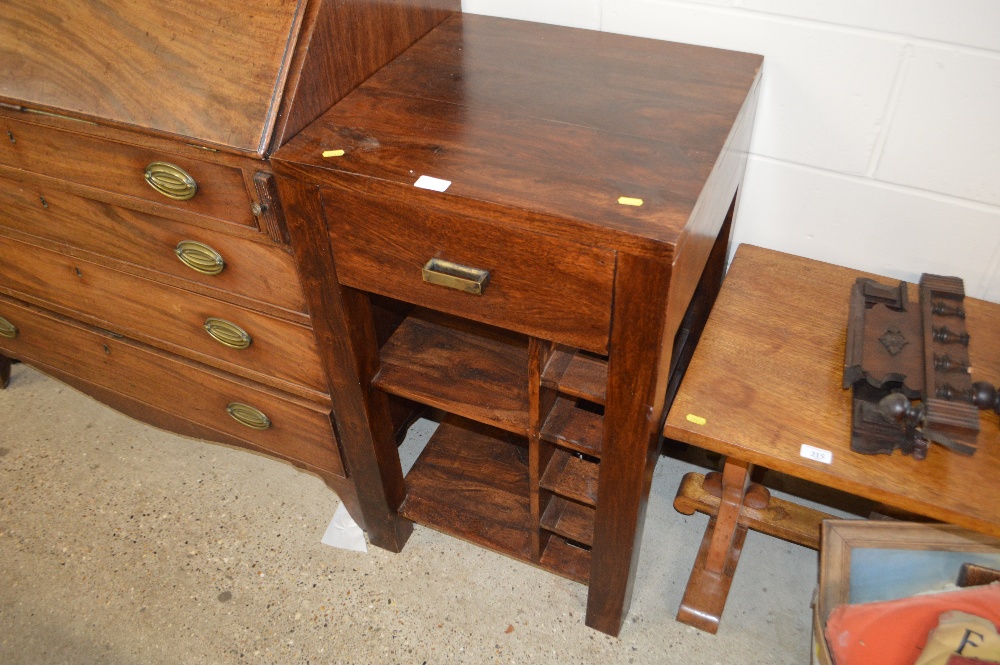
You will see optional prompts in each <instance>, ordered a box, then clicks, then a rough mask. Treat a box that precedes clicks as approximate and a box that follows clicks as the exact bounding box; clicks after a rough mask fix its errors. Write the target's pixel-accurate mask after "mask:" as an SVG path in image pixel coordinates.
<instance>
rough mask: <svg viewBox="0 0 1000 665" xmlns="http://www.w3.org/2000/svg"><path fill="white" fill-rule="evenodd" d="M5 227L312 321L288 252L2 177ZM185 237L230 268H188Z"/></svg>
mask: <svg viewBox="0 0 1000 665" xmlns="http://www.w3.org/2000/svg"><path fill="white" fill-rule="evenodd" d="M0 227H3V228H4V229H8V230H14V231H15V232H21V233H24V234H28V235H30V236H31V238H26V237H21V236H18V235H17V234H16V233H15V234H12V237H14V238H15V239H22V240H24V241H26V242H33V243H34V244H38V245H40V246H42V247H45V248H46V249H51V250H53V251H58V252H60V253H62V254H67V255H71V256H78V257H79V258H83V259H86V260H88V261H91V262H93V263H103V264H104V265H108V266H112V267H115V268H117V269H118V270H124V271H127V272H132V273H133V274H137V275H140V276H144V277H147V278H149V279H155V280H157V281H159V282H162V283H166V284H170V285H171V286H176V287H180V288H183V289H185V290H188V291H195V292H197V293H202V294H204V295H210V296H212V297H213V298H217V299H219V300H227V301H229V302H233V303H234V304H237V305H242V306H245V307H246V306H249V307H251V308H253V309H259V310H262V311H266V312H267V313H269V314H272V315H276V316H279V317H283V318H290V319H291V320H294V321H297V322H300V323H308V322H309V319H308V316H307V315H305V314H304V312H305V311H306V304H305V296H304V295H303V294H302V288H301V286H299V281H298V276H297V275H296V273H295V260H294V259H293V258H292V255H291V253H289V252H288V251H286V250H285V249H284V248H281V247H275V246H273V245H271V244H265V243H261V242H246V241H245V240H244V239H242V238H237V237H234V236H232V235H229V234H227V233H219V232H218V231H214V230H209V229H204V228H199V227H197V226H193V225H190V224H185V223H182V222H175V221H173V220H169V219H165V218H163V217H154V216H152V215H146V214H144V213H141V212H136V211H134V210H129V209H127V208H122V207H119V206H113V205H109V204H106V203H102V202H99V201H95V200H92V199H87V198H83V197H81V196H75V195H73V194H68V193H66V192H63V191H61V190H58V189H52V188H49V187H38V186H35V185H33V184H29V183H19V182H17V181H14V180H10V179H6V178H0ZM182 240H194V241H196V242H200V243H203V244H205V245H208V246H209V247H211V248H212V249H214V250H215V251H217V252H218V253H219V254H220V255H221V256H222V257H223V260H224V261H225V262H226V267H225V269H224V270H223V271H222V272H221V273H220V274H218V275H203V274H200V273H198V272H195V271H194V270H192V269H191V268H189V267H188V266H186V265H184V264H183V263H181V262H180V261H179V260H178V258H177V255H176V254H175V249H176V248H177V243H179V242H181V241H182ZM45 241H48V242H45Z"/></svg>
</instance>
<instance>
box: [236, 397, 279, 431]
mask: <svg viewBox="0 0 1000 665" xmlns="http://www.w3.org/2000/svg"><path fill="white" fill-rule="evenodd" d="M226 411H227V412H228V413H229V415H230V416H232V417H233V419H234V420H235V421H236V422H238V423H239V424H241V425H245V426H246V427H249V428H250V429H260V430H264V429H269V428H270V427H271V419H270V418H268V417H267V416H265V415H264V414H263V413H262V412H261V411H260V410H259V409H255V408H253V407H252V406H250V405H249V404H241V403H240V402H233V403H232V404H230V405H229V406H227V407H226Z"/></svg>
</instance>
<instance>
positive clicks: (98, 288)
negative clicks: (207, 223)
mask: <svg viewBox="0 0 1000 665" xmlns="http://www.w3.org/2000/svg"><path fill="white" fill-rule="evenodd" d="M0 275H2V276H3V277H2V279H0V292H4V293H7V294H8V295H12V296H14V297H18V298H23V299H26V300H30V301H32V302H35V303H37V304H42V305H45V306H46V307H49V308H51V309H54V310H57V311H60V312H61V313H63V314H66V315H70V316H73V317H74V318H78V319H81V320H85V321H87V322H89V323H91V324H93V325H96V326H99V327H101V328H104V329H107V330H111V331H114V332H115V333H118V334H122V335H128V336H129V337H133V338H135V339H139V340H141V341H144V342H146V343H149V344H152V345H154V346H157V347H160V348H165V349H168V350H170V351H173V352H174V353H177V354H179V355H183V356H187V357H189V358H192V359H194V360H199V361H201V362H204V363H206V364H209V365H213V366H215V367H219V368H221V369H225V370H227V371H230V372H234V373H236V374H241V375H243V376H246V377H248V378H251V379H254V380H257V381H260V382H262V383H266V384H269V385H273V386H275V387H277V388H281V389H284V390H288V391H291V392H297V393H299V394H302V395H303V396H305V397H312V398H313V399H318V400H320V401H325V399H326V395H327V393H328V387H327V380H326V376H325V375H324V372H323V368H322V366H321V365H320V362H319V353H318V351H317V348H316V339H315V337H314V336H313V332H312V328H311V327H309V326H304V325H299V324H296V323H291V322H289V321H283V320H281V319H275V318H273V317H269V316H265V315H263V314H260V313H258V312H256V311H253V310H250V309H244V308H242V307H237V306H235V305H230V304H229V303H226V302H223V301H220V300H215V299H213V298H208V297H205V296H201V295H198V294H195V293H190V292H187V291H182V290H179V289H175V288H173V287H170V286H165V285H163V284H159V283H157V282H155V281H150V280H146V279H143V278H141V277H135V276H133V275H130V274H128V273H123V272H118V271H116V270H112V269H110V268H106V267H104V266H101V265H97V264H93V263H89V262H87V261H81V260H80V259H77V258H74V257H71V256H64V255H62V254H58V253H55V252H50V251H48V250H45V249H41V248H40V247H37V246H35V245H30V244H26V243H21V242H16V241H14V240H11V239H9V238H8V237H6V236H4V235H2V234H0ZM210 317H214V318H220V319H224V320H226V321H229V322H231V323H234V324H236V325H237V326H240V327H241V328H243V330H245V331H246V332H247V333H248V334H249V335H250V336H251V338H252V340H253V341H252V342H251V344H250V346H249V347H248V348H246V349H231V348H229V347H226V346H223V345H222V344H220V343H219V342H217V341H216V340H214V339H213V338H211V337H210V336H209V335H208V333H207V332H206V331H205V329H204V328H203V326H204V324H205V321H206V319H208V318H210Z"/></svg>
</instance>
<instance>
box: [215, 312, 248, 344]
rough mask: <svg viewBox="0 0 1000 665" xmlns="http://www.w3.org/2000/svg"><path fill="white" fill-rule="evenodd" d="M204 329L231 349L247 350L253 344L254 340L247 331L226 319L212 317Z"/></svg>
mask: <svg viewBox="0 0 1000 665" xmlns="http://www.w3.org/2000/svg"><path fill="white" fill-rule="evenodd" d="M204 328H205V332H207V333H208V334H209V336H210V337H211V338H212V339H214V340H215V341H216V342H218V343H219V344H222V345H223V346H228V347H229V348H230V349H245V348H247V347H249V346H250V343H251V342H253V338H252V337H250V334H249V333H247V331H246V330H243V328H240V327H239V326H238V325H236V324H235V323H231V322H229V321H226V320H225V319H217V318H215V317H214V316H210V317H209V318H207V319H205V325H204Z"/></svg>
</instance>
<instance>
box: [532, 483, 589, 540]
mask: <svg viewBox="0 0 1000 665" xmlns="http://www.w3.org/2000/svg"><path fill="white" fill-rule="evenodd" d="M595 512H596V511H595V510H594V509H593V508H591V507H590V506H584V505H581V504H579V503H575V502H573V501H567V500H566V499H563V498H562V497H558V496H556V497H552V500H551V501H549V505H548V508H546V509H545V514H544V515H542V528H543V529H546V530H548V531H551V532H553V533H556V534H559V535H560V536H563V537H564V538H567V539H569V540H571V541H573V542H576V543H579V544H582V545H586V546H587V547H590V546H592V545H593V544H594V514H595ZM550 540H551V539H550Z"/></svg>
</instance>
